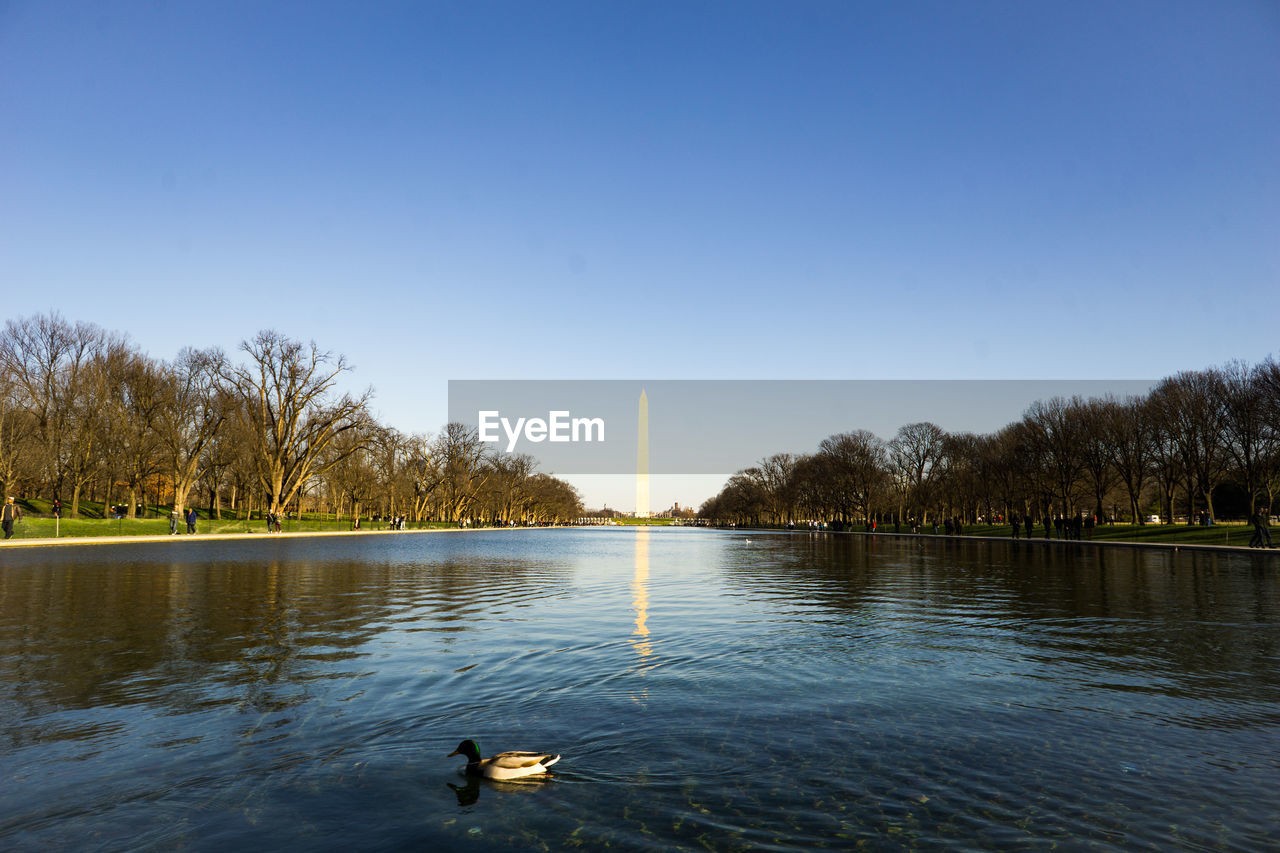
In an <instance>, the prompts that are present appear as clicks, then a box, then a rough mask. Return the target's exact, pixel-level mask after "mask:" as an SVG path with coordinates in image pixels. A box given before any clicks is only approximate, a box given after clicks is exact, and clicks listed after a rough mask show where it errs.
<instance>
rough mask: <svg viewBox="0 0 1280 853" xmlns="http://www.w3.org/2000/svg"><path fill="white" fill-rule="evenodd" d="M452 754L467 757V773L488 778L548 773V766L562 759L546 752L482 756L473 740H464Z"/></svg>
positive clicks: (503, 753) (515, 777)
mask: <svg viewBox="0 0 1280 853" xmlns="http://www.w3.org/2000/svg"><path fill="white" fill-rule="evenodd" d="M449 755H450V756H454V755H462V756H465V757H466V759H467V775H468V776H483V777H485V778H486V779H519V778H521V777H522V776H536V775H538V774H539V773H546V772H547V768H548V767H550V766H551V765H552V764H555V763H556V762H557V761H559V760H560V756H558V755H549V754H548V753H545V752H499V753H498V754H497V755H495V756H493V757H492V758H481V757H480V747H479V746H478V745H477V744H476V742H475V741H473V740H464V741H463V742H462V743H460V744H458V748H457V749H455V750H454V751H453V752H451V753H449Z"/></svg>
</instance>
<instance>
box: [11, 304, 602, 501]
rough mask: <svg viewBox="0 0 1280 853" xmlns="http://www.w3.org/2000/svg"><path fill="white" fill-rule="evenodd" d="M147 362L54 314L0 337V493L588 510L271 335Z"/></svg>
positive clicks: (19, 323) (569, 494)
mask: <svg viewBox="0 0 1280 853" xmlns="http://www.w3.org/2000/svg"><path fill="white" fill-rule="evenodd" d="M239 351H240V356H241V358H240V360H235V359H232V358H231V357H229V356H228V355H227V354H226V353H224V352H223V351H221V350H220V349H218V348H208V349H194V348H187V349H183V350H182V351H181V352H180V353H178V355H177V357H176V358H174V359H173V360H172V361H162V360H157V359H154V358H152V357H150V356H148V355H147V354H145V353H143V352H142V351H141V350H140V349H139V348H138V347H137V346H136V345H134V344H133V343H131V342H130V341H129V339H128V338H127V337H126V336H124V335H122V334H119V333H116V332H110V331H107V330H104V329H102V328H100V327H99V326H97V325H95V324H92V323H84V322H75V323H72V322H69V321H67V320H65V319H64V318H63V317H61V316H60V315H58V314H56V313H55V314H48V315H37V316H33V317H28V318H20V319H16V320H9V321H8V322H7V323H6V325H5V328H4V331H3V333H2V334H0V489H2V491H0V494H4V495H18V496H22V497H24V498H36V497H40V498H44V499H46V500H48V501H50V502H51V503H52V501H54V500H57V501H59V503H60V504H61V505H62V506H63V507H64V510H63V511H64V513H66V514H67V515H69V516H70V517H73V518H74V517H78V516H79V515H80V514H81V504H82V502H85V501H93V502H99V501H100V502H102V503H103V504H104V505H112V504H114V503H116V502H120V503H123V504H125V506H126V507H127V509H126V510H125V513H126V515H128V516H129V517H131V518H132V517H134V516H135V515H136V513H137V511H138V507H139V505H140V504H141V505H143V506H145V505H146V504H148V503H150V504H152V505H159V504H166V505H172V506H173V507H174V508H175V509H177V510H178V511H179V512H181V511H182V510H184V509H185V508H186V507H188V506H201V505H203V506H207V511H208V513H209V515H210V517H214V518H220V517H222V513H223V511H224V509H225V510H226V511H228V512H232V513H234V514H235V515H236V516H237V517H240V516H243V517H249V515H250V514H252V513H254V512H258V513H274V514H276V515H281V514H284V513H286V512H302V511H312V512H324V513H332V514H334V515H335V516H337V517H342V516H344V515H345V516H348V517H351V518H359V517H360V516H361V515H362V514H367V515H373V514H380V515H383V516H387V517H390V516H404V517H406V518H407V519H409V520H411V521H415V522H417V521H433V520H434V521H451V522H456V521H464V520H472V521H478V522H511V523H518V522H534V523H536V522H546V521H560V520H568V519H574V518H577V517H578V516H579V515H581V512H582V501H581V497H580V496H579V495H578V493H577V491H576V490H575V489H574V488H573V487H572V486H571V485H570V484H568V483H566V482H564V481H563V480H560V479H557V478H555V477H552V476H550V475H548V474H544V473H540V472H538V471H537V470H535V463H534V460H533V459H532V458H531V457H528V456H524V455H510V454H503V453H496V452H490V451H489V450H488V449H487V448H488V445H485V444H484V443H482V442H481V441H480V439H479V436H478V435H477V434H476V431H475V430H474V429H470V428H468V427H466V426H464V425H462V424H457V423H450V424H447V425H446V426H445V427H444V428H443V429H442V430H441V431H440V432H439V433H438V434H436V435H430V434H423V433H415V434H405V433H402V432H399V431H398V430H396V429H394V428H392V427H390V426H387V425H384V424H380V423H378V422H377V420H376V419H375V418H374V417H373V416H372V415H371V414H370V411H369V405H370V401H371V399H372V391H371V390H366V391H364V392H363V393H360V394H352V393H349V392H342V391H341V390H340V388H339V386H340V384H341V380H342V379H343V377H344V375H345V374H348V373H350V372H351V370H352V368H351V366H350V364H349V363H348V362H347V360H346V358H345V357H344V356H342V355H338V354H334V353H332V352H329V351H325V350H322V349H320V348H319V347H317V345H316V344H315V343H314V342H310V343H305V344H304V343H302V342H300V341H296V340H293V339H291V338H288V337H287V336H285V335H282V334H280V333H279V332H276V331H271V330H265V331H261V332H259V333H258V334H257V335H256V336H254V337H253V338H251V339H249V340H246V341H244V342H243V343H242V344H241V346H240V350H239Z"/></svg>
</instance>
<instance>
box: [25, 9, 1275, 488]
mask: <svg viewBox="0 0 1280 853" xmlns="http://www.w3.org/2000/svg"><path fill="white" fill-rule="evenodd" d="M1277 152H1280V5H1278V4H1276V3H1274V2H1254V3H1251V2H1223V3H1203V2H1177V0H1162V2H1141V1H1140V0H1136V1H1135V2H1124V3H1113V2H1096V3H1095V2H1070V3H1056V4H1055V3H1015V2H993V3H984V2H907V3H887V2H886V3H872V2H812V3H810V2H769V3H750V2H735V3H703V2H692V3H690V2H672V3H661V2H639V3H596V2H584V3H580V4H568V3H554V2H552V3H526V2H512V3H484V2H465V3H431V2H413V3H390V2H381V3H368V4H362V3H353V2H342V3H323V2H300V3H250V2H209V3H203V2H182V3H162V2H136V3H130V2H120V3H109V4H104V3H89V2H84V3H59V2H8V3H0V284H2V286H3V290H2V291H0V293H2V294H3V295H2V297H0V298H3V302H4V315H5V316H6V317H16V316H22V315H29V314H33V313H37V312H43V311H49V310H51V309H52V310H57V311H60V312H61V313H63V314H64V315H65V316H67V317H68V318H70V319H79V320H89V321H93V322H96V323H98V324H100V325H103V326H105V327H107V328H111V329H115V330H119V331H125V332H128V333H129V334H130V335H131V336H132V337H133V339H134V340H135V341H137V342H138V343H139V344H140V345H141V346H142V348H143V349H145V350H146V351H147V352H149V353H151V354H152V355H154V356H157V357H161V358H170V357H172V356H173V355H174V354H175V353H176V352H177V350H178V349H179V348H180V347H181V346H183V345H188V344H191V345H197V346H209V345H218V346H222V347H224V348H226V349H228V350H234V349H235V347H236V346H237V344H238V343H239V341H241V340H243V339H244V338H247V337H250V336H252V335H253V334H254V333H255V332H256V331H257V330H259V329H261V328H267V327H273V328H278V329H280V330H282V331H284V332H286V333H288V334H290V335H293V336H295V337H299V338H303V339H315V340H316V341H317V342H318V343H319V344H320V345H321V346H323V347H325V348H330V349H333V350H336V351H339V352H342V353H345V354H346V355H347V356H348V358H349V359H350V360H351V362H352V363H353V364H354V365H355V366H356V368H357V369H356V373H355V374H354V377H353V385H354V386H357V387H364V386H366V385H372V386H374V388H375V391H376V398H375V406H376V409H377V411H378V413H379V415H380V417H381V418H382V419H383V420H384V421H385V422H387V423H390V424H391V425H393V426H396V427H397V428H399V429H401V430H404V431H406V432H415V431H426V430H431V431H434V430H436V429H438V428H439V427H440V426H441V424H442V422H443V420H444V418H445V417H446V404H447V401H446V392H447V386H446V381H447V380H448V379H450V378H454V379H464V378H465V379H475V378H492V379H522V378H603V379H609V378H638V377H655V378H686V377H689V378H693V377H696V378H708V379H738V378H747V379H751V378H760V379H766V378H800V377H803V378H833V379H843V378H877V379H884V378H900V377H910V378H984V379H991V378H1037V377H1055V378H1056V377H1061V378H1112V377H1158V376H1163V375H1167V374H1169V373H1172V372H1175V371H1177V370H1180V369H1185V368H1199V367H1205V366H1208V365H1210V364H1215V363H1220V362H1222V361H1225V360H1227V359H1232V358H1243V359H1246V360H1249V361H1256V360H1258V359H1261V358H1263V357H1265V356H1266V355H1267V354H1269V353H1272V352H1275V351H1276V350H1277V346H1276V342H1277V340H1278V338H1277V335H1276V329H1277V321H1278V320H1280V300H1278V298H1277V293H1280V287H1278V286H1277V285H1280V155H1278V153H1277ZM850 426H851V427H856V426H857V425H852V424H851V425H850ZM750 461H751V460H745V461H744V464H746V463H747V462H750ZM588 498H590V496H588Z"/></svg>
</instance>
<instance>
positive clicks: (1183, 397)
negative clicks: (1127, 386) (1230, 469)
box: [1151, 370, 1228, 520]
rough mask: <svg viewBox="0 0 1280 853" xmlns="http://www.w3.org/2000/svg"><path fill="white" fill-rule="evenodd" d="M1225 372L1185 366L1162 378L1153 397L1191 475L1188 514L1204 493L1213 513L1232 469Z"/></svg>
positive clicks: (1193, 509)
mask: <svg viewBox="0 0 1280 853" xmlns="http://www.w3.org/2000/svg"><path fill="white" fill-rule="evenodd" d="M1222 386H1223V377H1222V373H1221V372H1220V371H1217V370H1184V371H1182V372H1181V373H1177V374H1174V375H1173V376H1170V377H1168V378H1166V379H1164V380H1162V381H1161V382H1160V384H1159V385H1157V386H1156V388H1155V390H1154V391H1152V392H1151V399H1152V401H1153V403H1154V404H1155V405H1156V407H1157V410H1158V411H1159V412H1160V414H1161V418H1162V420H1163V425H1164V427H1165V428H1166V429H1167V430H1168V433H1169V435H1170V437H1171V438H1172V440H1173V443H1174V445H1175V446H1176V448H1177V452H1178V455H1179V456H1180V457H1181V460H1182V466H1183V474H1184V475H1185V476H1186V478H1187V495H1186V497H1187V517H1188V520H1190V518H1191V516H1193V515H1194V514H1195V507H1194V505H1193V501H1194V497H1195V495H1196V494H1199V495H1200V497H1201V499H1202V500H1203V501H1204V506H1205V508H1206V509H1207V510H1208V511H1209V515H1210V517H1213V514H1214V512H1213V490H1214V488H1215V487H1217V485H1218V484H1219V483H1221V482H1222V480H1223V477H1224V475H1225V474H1226V462H1227V459H1228V454H1227V447H1226V440H1225V432H1226V411H1225V408H1224V406H1223V399H1224V397H1225V393H1224V391H1223V388H1222Z"/></svg>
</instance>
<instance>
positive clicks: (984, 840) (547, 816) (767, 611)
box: [0, 528, 1280, 850]
mask: <svg viewBox="0 0 1280 853" xmlns="http://www.w3.org/2000/svg"><path fill="white" fill-rule="evenodd" d="M1278 568H1280V564H1278V563H1277V562H1276V560H1275V558H1274V557H1268V556H1262V555H1245V554H1242V555H1227V554H1206V553H1198V554H1197V553H1187V552H1185V551H1182V552H1177V553H1175V552H1172V551H1162V550H1138V549H1127V548H1085V547H1082V546H1079V545H1073V544H1070V543H1058V542H1055V543H1044V542H1038V541H1037V542H1032V543H1019V542H1009V543H1000V542H979V541H962V540H942V539H937V540H935V539H913V538H909V537H903V538H895V537H880V538H870V537H863V536H841V535H832V534H816V535H814V534H808V533H803V534H795V535H783V534H764V533H754V532H752V533H726V532H718V531H707V530H694V529H670V528H668V529H645V528H640V529H635V528H609V529H590V530H516V531H492V532H469V533H413V532H409V533H404V534H395V535H384V536H372V537H350V538H310V539H288V538H278V539H269V538H267V537H264V538H263V539H262V540H254V541H243V540H236V541H227V542H165V543H147V544H142V543H138V544H125V545H111V546H99V547H59V548H54V549H14V550H7V551H3V552H0V726H2V727H3V739H2V740H0V848H3V849H6V850H44V849H57V848H61V849H95V850H122V849H158V850H159V849H172V848H179V847H181V848H187V849H195V850H231V849H299V850H303V849H305V850H351V849H396V848H401V847H407V848H423V849H466V850H488V849H509V848H515V849H548V850H562V849H570V848H575V847H580V848H582V849H587V850H597V849H602V848H604V847H606V846H608V847H610V848H613V849H620V850H643V849H648V850H666V849H673V848H684V849H690V850H705V849H713V850H739V849H740V850H762V849H781V850H801V849H803V850H809V849H821V848H830V849H850V848H857V847H859V846H866V847H869V848H874V849H908V850H909V849H946V848H952V849H1022V848H1030V849H1050V848H1053V847H1054V846H1057V847H1060V848H1072V849H1074V848H1080V847H1085V848H1089V849H1103V850H1106V849H1116V850H1131V849H1152V850H1179V849H1181V850H1206V849H1212V850H1219V849H1226V850H1258V849H1263V848H1269V847H1270V848H1274V847H1275V846H1277V845H1278V844H1280V785H1278V784H1277V783H1278V782H1280V749H1278V748H1277V747H1280V589H1278V585H1277V569H1278ZM467 737H471V738H475V739H476V740H477V741H478V742H479V743H480V747H481V749H482V750H483V751H484V752H485V753H486V754H487V753H489V752H496V751H499V750H503V749H544V750H550V751H555V752H560V753H562V754H563V756H564V758H563V759H562V760H561V762H560V763H559V764H558V765H557V766H556V767H555V772H554V773H553V774H552V775H550V776H549V777H546V778H544V779H535V780H531V781H524V782H514V783H494V782H487V781H480V782H478V783H477V782H468V781H467V780H465V779H464V778H463V777H462V776H461V775H460V774H459V772H458V771H459V764H460V759H458V758H446V757H445V756H446V754H447V753H449V752H450V751H452V750H453V749H454V747H456V746H457V745H458V742H459V741H460V740H462V739H463V738H467Z"/></svg>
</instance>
